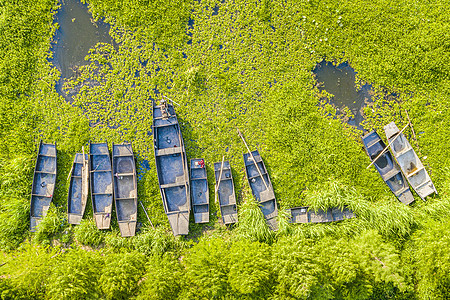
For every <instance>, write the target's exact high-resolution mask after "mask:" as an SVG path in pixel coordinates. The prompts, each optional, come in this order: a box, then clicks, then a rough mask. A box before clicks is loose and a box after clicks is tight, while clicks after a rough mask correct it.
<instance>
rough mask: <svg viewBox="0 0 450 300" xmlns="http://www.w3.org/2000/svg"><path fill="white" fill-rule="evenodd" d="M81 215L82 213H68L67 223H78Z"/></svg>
mask: <svg viewBox="0 0 450 300" xmlns="http://www.w3.org/2000/svg"><path fill="white" fill-rule="evenodd" d="M82 217H83V216H82V215H76V214H68V215H67V222H69V224H74V225H80V223H81V218H82Z"/></svg>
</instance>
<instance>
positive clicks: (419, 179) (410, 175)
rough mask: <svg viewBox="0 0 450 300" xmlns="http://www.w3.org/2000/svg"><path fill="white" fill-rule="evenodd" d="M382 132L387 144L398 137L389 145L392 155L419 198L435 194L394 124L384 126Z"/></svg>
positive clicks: (409, 147) (431, 183) (419, 164)
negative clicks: (384, 134)
mask: <svg viewBox="0 0 450 300" xmlns="http://www.w3.org/2000/svg"><path fill="white" fill-rule="evenodd" d="M384 131H385V133H386V137H387V139H388V141H389V143H391V142H392V141H393V140H394V138H395V137H396V136H397V135H398V137H397V138H395V140H394V141H393V142H392V144H391V150H392V154H393V155H394V157H395V159H396V160H397V162H398V164H399V165H400V168H401V170H402V172H403V174H404V175H405V177H406V179H407V180H408V182H409V184H410V185H411V187H412V188H413V189H414V191H416V193H417V194H418V195H419V197H420V198H422V199H423V200H425V198H426V197H427V196H429V195H431V194H437V190H436V188H435V187H434V184H433V182H432V181H431V178H430V176H429V175H428V172H427V170H426V169H425V167H424V165H423V164H422V162H421V161H420V159H419V157H418V156H417V154H416V152H415V151H414V149H413V148H412V147H411V145H410V144H409V142H408V140H407V139H406V137H405V135H404V134H403V133H400V130H399V129H398V127H397V126H396V125H395V123H394V122H391V123H389V124H388V125H386V126H384ZM399 133H400V134H399Z"/></svg>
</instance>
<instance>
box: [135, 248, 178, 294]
mask: <svg viewBox="0 0 450 300" xmlns="http://www.w3.org/2000/svg"><path fill="white" fill-rule="evenodd" d="M182 286H183V268H182V266H181V265H180V262H179V261H178V259H177V257H175V256H174V255H173V253H170V252H167V253H165V254H164V255H162V256H161V257H160V256H152V257H150V259H149V261H148V263H147V273H146V274H145V276H144V281H143V283H142V285H141V287H140V292H139V295H138V297H137V299H139V300H144V299H160V300H165V299H176V298H177V297H178V295H179V293H180V291H181V289H182Z"/></svg>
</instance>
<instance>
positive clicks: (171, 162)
mask: <svg viewBox="0 0 450 300" xmlns="http://www.w3.org/2000/svg"><path fill="white" fill-rule="evenodd" d="M152 131H153V144H154V147H155V161H156V173H157V174H158V181H159V188H160V192H161V197H162V201H163V205H164V211H165V213H166V215H167V218H168V219H169V223H170V226H171V228H172V232H173V235H175V236H176V235H187V234H188V233H189V213H190V211H191V201H190V191H189V174H188V168H187V162H186V152H185V149H184V143H183V138H182V136H181V130H180V126H179V124H178V120H177V116H176V114H175V110H174V108H173V104H172V101H171V103H169V102H167V101H166V100H162V101H161V103H160V104H159V105H156V103H155V102H153V125H152Z"/></svg>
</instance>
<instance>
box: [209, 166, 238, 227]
mask: <svg viewBox="0 0 450 300" xmlns="http://www.w3.org/2000/svg"><path fill="white" fill-rule="evenodd" d="M221 169H222V170H221ZM214 175H215V178H216V190H217V195H218V198H219V206H220V214H221V215H222V221H223V224H234V223H236V222H237V220H238V215H237V207H236V195H235V193H234V183H233V176H232V174H231V167H230V162H229V161H224V162H223V166H222V163H221V162H217V163H214ZM219 178H220V181H219Z"/></svg>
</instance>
